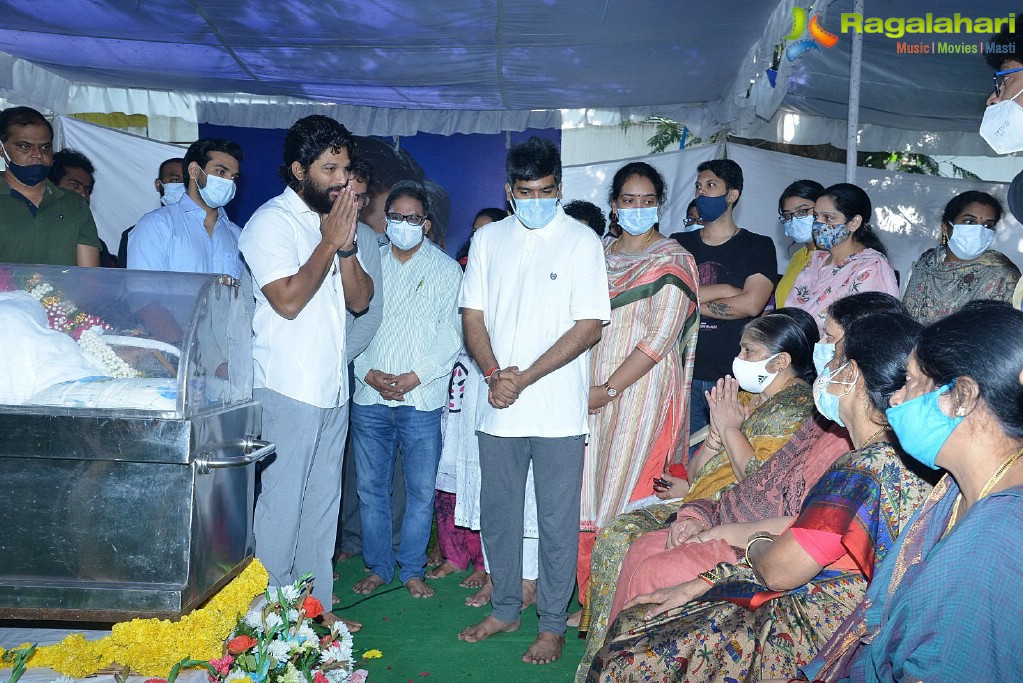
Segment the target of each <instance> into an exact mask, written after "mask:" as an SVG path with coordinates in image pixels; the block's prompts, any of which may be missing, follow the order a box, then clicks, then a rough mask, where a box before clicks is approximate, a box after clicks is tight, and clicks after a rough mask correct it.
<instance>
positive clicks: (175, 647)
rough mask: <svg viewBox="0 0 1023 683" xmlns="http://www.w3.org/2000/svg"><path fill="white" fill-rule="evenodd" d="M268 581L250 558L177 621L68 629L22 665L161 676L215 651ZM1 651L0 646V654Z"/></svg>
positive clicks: (71, 672)
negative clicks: (99, 633) (87, 631)
mask: <svg viewBox="0 0 1023 683" xmlns="http://www.w3.org/2000/svg"><path fill="white" fill-rule="evenodd" d="M269 581H270V576H269V574H268V573H267V571H266V568H265V567H263V565H262V564H261V563H260V562H259V560H257V559H253V560H252V562H250V563H249V566H248V567H246V568H245V569H244V571H242V573H241V574H239V575H238V576H237V577H235V578H234V580H233V581H231V582H230V583H229V584H227V585H226V586H224V588H222V589H221V590H220V592H218V593H217V594H216V595H214V596H213V597H212V598H211V599H210V601H209V602H208V603H206V605H205V606H204V607H202V608H200V609H197V610H195V611H194V612H191V613H190V614H187V615H185V616H183V617H182V618H181V619H180V620H179V621H176V622H171V621H167V620H166V619H133V620H131V621H128V622H124V623H121V624H114V627H113V628H112V629H111V634H110V635H109V636H107V637H106V638H103V639H101V640H93V641H89V640H86V639H85V636H84V635H82V634H81V633H72V634H70V635H69V636H67V637H66V638H64V640H62V641H61V642H60V643H57V644H56V645H47V646H44V647H39V648H37V649H36V651H35V654H33V655H32V657H31V658H30V659H29V660H28V666H29V667H30V668H41V667H49V668H51V669H53V670H54V671H57V672H58V673H62V674H65V675H67V676H72V677H74V678H85V677H86V676H91V675H93V674H95V673H96V672H97V671H99V670H100V669H104V668H107V667H109V666H110V665H112V664H114V663H115V662H116V663H117V664H118V665H121V666H127V667H129V668H131V670H132V671H135V672H138V673H140V674H142V675H143V676H166V675H167V672H168V671H169V670H170V669H171V667H173V666H174V665H175V664H176V663H177V662H179V661H181V660H182V659H199V660H209V659H213V658H214V657H219V656H221V655H222V654H223V652H224V640H226V639H227V637H228V636H229V635H231V631H232V630H233V629H234V627H235V626H236V625H237V624H238V619H239V618H241V617H242V616H244V615H245V613H246V612H247V611H248V608H249V604H250V603H251V602H252V600H253V599H254V598H255V597H256V596H258V595H260V594H262V593H263V591H265V590H266V587H267V584H268V583H269ZM26 645H27V644H26ZM22 647H24V646H22ZM3 653H4V649H3V648H0V656H2V655H3Z"/></svg>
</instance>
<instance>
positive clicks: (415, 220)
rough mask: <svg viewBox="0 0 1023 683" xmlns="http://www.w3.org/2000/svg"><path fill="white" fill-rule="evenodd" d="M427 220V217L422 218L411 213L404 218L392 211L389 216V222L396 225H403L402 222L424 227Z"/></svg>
mask: <svg viewBox="0 0 1023 683" xmlns="http://www.w3.org/2000/svg"><path fill="white" fill-rule="evenodd" d="M426 219H427V216H420V215H419V214H418V213H410V214H409V215H407V216H404V215H402V214H400V213H398V212H396V211H392V212H391V213H389V214H387V220H389V221H392V222H394V223H401V222H402V221H405V222H406V223H408V224H409V225H422V224H423V222H424V221H426Z"/></svg>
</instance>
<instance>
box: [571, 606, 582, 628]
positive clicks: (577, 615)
mask: <svg viewBox="0 0 1023 683" xmlns="http://www.w3.org/2000/svg"><path fill="white" fill-rule="evenodd" d="M582 620H583V611H582V610H581V609H577V610H576V611H574V612H572V613H571V614H569V615H568V624H567V626H568V627H569V628H579V623H580V622H581V621H582Z"/></svg>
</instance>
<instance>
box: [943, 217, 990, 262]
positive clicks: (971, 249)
mask: <svg viewBox="0 0 1023 683" xmlns="http://www.w3.org/2000/svg"><path fill="white" fill-rule="evenodd" d="M994 241H995V231H994V230H992V229H991V228H985V227H984V226H983V225H953V226H952V236H951V237H949V238H948V248H949V249H950V250H951V251H952V253H953V254H955V255H956V256H957V257H959V258H961V259H962V260H964V261H972V260H973V259H975V258H977V257H978V256H980V255H981V254H983V253H984V252H985V251H987V250H988V247H990V246H991V243H992V242H994Z"/></svg>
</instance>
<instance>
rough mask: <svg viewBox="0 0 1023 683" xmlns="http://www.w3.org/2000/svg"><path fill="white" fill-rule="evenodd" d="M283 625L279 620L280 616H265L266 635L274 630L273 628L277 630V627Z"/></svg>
mask: <svg viewBox="0 0 1023 683" xmlns="http://www.w3.org/2000/svg"><path fill="white" fill-rule="evenodd" d="M283 623H284V620H283V619H281V615H279V614H277V612H270V613H269V614H267V615H266V631H267V633H269V632H270V631H272V630H274V629H275V628H277V627H278V626H280V625H281V624H283Z"/></svg>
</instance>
